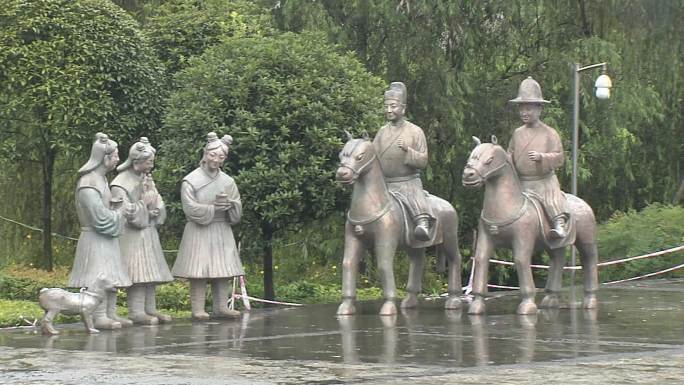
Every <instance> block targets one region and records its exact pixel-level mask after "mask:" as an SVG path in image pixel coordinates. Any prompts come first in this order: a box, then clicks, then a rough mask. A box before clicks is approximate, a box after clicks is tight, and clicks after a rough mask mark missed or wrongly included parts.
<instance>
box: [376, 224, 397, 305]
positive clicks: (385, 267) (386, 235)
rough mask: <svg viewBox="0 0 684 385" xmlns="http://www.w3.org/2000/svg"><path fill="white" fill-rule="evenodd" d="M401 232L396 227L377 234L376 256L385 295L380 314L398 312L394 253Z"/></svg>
mask: <svg viewBox="0 0 684 385" xmlns="http://www.w3.org/2000/svg"><path fill="white" fill-rule="evenodd" d="M400 234H401V233H400V232H399V231H394V229H385V231H380V232H377V233H376V234H375V235H376V239H375V257H376V258H377V263H378V273H379V274H380V280H381V281H382V290H383V292H384V295H385V303H384V304H383V305H382V307H381V308H380V315H395V314H397V305H396V304H395V303H394V301H395V299H396V298H397V286H396V283H395V281H394V253H395V252H396V250H397V245H398V244H399V239H398V238H399V237H400V236H401V235H400Z"/></svg>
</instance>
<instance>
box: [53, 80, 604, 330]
mask: <svg viewBox="0 0 684 385" xmlns="http://www.w3.org/2000/svg"><path fill="white" fill-rule="evenodd" d="M406 101H407V91H406V87H405V86H404V84H403V83H400V82H394V83H391V85H390V87H389V89H388V90H387V91H386V92H385V95H384V112H385V118H386V120H387V123H386V124H385V125H384V126H383V127H381V128H380V130H379V131H378V133H377V134H376V136H375V138H374V139H373V141H372V142H371V141H369V140H368V138H357V139H354V138H352V137H351V135H349V141H348V142H347V143H346V144H345V146H344V148H343V149H342V151H341V153H340V160H341V162H340V167H339V169H338V170H337V173H336V179H337V180H338V181H340V182H342V183H344V184H348V185H353V186H354V187H353V192H352V201H351V206H350V209H349V211H348V213H347V223H346V226H345V250H344V262H343V273H342V294H343V298H342V303H341V304H340V306H339V308H338V311H337V313H338V314H339V315H349V314H354V313H356V308H355V306H354V302H355V300H356V298H355V297H356V280H357V276H358V264H359V261H360V258H361V257H362V255H363V254H364V253H365V252H366V251H368V250H371V251H373V252H374V254H375V256H376V259H377V263H378V271H379V274H380V275H381V282H382V285H383V291H384V296H385V302H384V304H383V305H382V308H381V309H380V314H381V315H393V314H396V313H397V308H396V305H395V299H396V285H395V282H394V272H393V259H394V254H395V252H396V249H397V248H398V247H403V248H404V249H406V251H407V254H408V256H409V258H410V269H409V281H408V284H407V290H406V291H407V296H406V298H404V300H403V301H402V302H401V306H402V307H406V308H409V307H415V306H416V305H417V303H418V295H419V294H420V292H421V289H422V288H421V278H422V270H423V266H424V255H425V248H426V247H428V246H436V250H437V255H438V256H439V257H440V261H441V262H442V263H441V264H442V265H444V264H446V265H448V268H449V275H448V290H449V297H448V299H447V300H446V302H445V305H444V306H445V308H447V309H459V308H460V307H461V305H462V304H461V299H460V297H461V277H460V273H461V255H460V253H459V249H458V216H457V214H456V210H455V209H454V208H453V206H452V205H451V204H450V203H448V202H446V201H445V200H443V199H440V198H437V197H435V196H432V195H430V194H428V193H427V192H426V191H424V190H423V185H422V182H421V170H423V169H424V168H425V167H426V166H427V162H428V148H427V141H426V138H425V134H424V133H423V130H422V129H421V128H420V127H418V126H417V125H415V124H413V123H411V122H409V121H407V120H406V119H405V118H404V115H405V112H406ZM511 102H512V103H515V104H517V105H518V106H519V111H520V118H521V120H522V122H523V125H522V126H520V127H518V128H517V129H516V130H515V132H514V134H513V136H512V138H511V142H510V143H509V146H508V150H507V151H505V150H503V149H502V148H501V147H500V146H498V144H497V143H496V138H493V140H492V143H479V140H478V143H477V144H478V146H477V147H476V148H475V149H474V150H473V151H472V153H471V155H470V158H469V160H468V164H467V165H466V167H465V169H464V172H463V184H464V185H465V186H468V187H481V186H485V200H484V205H483V210H482V215H481V218H480V222H479V226H478V234H479V236H478V240H477V243H476V250H475V253H474V257H473V258H474V263H475V271H474V282H473V295H474V300H473V301H472V303H471V304H470V308H469V313H472V314H481V313H483V312H484V297H485V296H486V295H487V269H488V260H489V257H490V256H491V254H492V253H493V248H494V247H495V246H502V247H508V248H511V249H512V250H513V258H514V261H515V264H516V269H517V272H518V277H519V281H520V286H521V296H522V298H523V300H522V302H521V304H520V306H519V307H518V313H520V314H533V313H535V312H536V311H537V307H536V304H535V302H534V294H535V288H534V282H533V280H532V273H531V270H530V266H529V265H530V260H531V255H532V254H533V252H535V250H541V249H546V250H547V252H548V253H549V255H550V256H551V268H550V271H549V279H548V282H547V285H546V291H547V293H546V296H545V297H544V299H543V301H542V303H541V305H542V306H549V307H557V306H559V291H560V289H561V287H560V284H561V275H562V268H563V264H564V254H565V247H566V246H568V245H572V244H575V245H576V246H577V248H578V249H579V250H580V253H581V256H582V263H583V266H584V267H585V270H584V288H585V297H584V306H585V307H587V308H592V307H596V306H597V300H596V290H597V288H598V279H597V273H596V263H597V255H596V241H595V233H596V225H595V220H594V217H593V213H592V211H591V208H589V206H588V205H586V203H584V202H583V201H581V200H580V199H578V198H576V197H573V196H570V195H567V194H564V193H563V192H562V191H561V189H560V186H559V183H558V178H557V177H556V175H555V170H556V169H557V168H558V167H560V166H561V165H562V164H563V160H564V154H563V148H562V144H561V141H560V137H559V135H558V133H557V132H556V130H555V129H553V128H552V127H549V126H548V125H546V124H544V123H543V122H542V121H541V120H540V113H541V109H542V105H543V104H545V103H548V101H547V100H544V99H543V98H542V93H541V88H540V86H539V84H538V83H537V82H536V81H535V80H534V79H532V78H527V79H525V80H523V82H522V83H521V85H520V88H519V92H518V96H517V97H516V98H515V99H512V100H511ZM231 143H232V138H231V137H230V136H229V135H226V136H224V137H222V138H219V137H218V135H216V134H215V133H213V132H212V133H209V134H208V135H207V138H206V143H205V144H204V153H203V157H202V159H201V161H200V164H199V167H197V168H196V169H195V170H194V171H192V172H191V173H189V174H188V175H187V176H185V178H183V181H182V183H181V191H180V193H181V194H180V195H181V202H182V207H183V212H184V214H185V217H186V219H187V224H186V226H185V229H184V231H183V237H182V239H181V244H180V247H179V252H178V256H177V258H176V261H175V263H174V266H173V268H172V269H169V267H168V265H167V264H166V261H165V259H164V255H163V251H162V247H161V243H160V240H159V235H158V232H157V228H158V227H159V226H160V225H161V224H163V222H164V220H165V218H166V210H165V205H164V201H163V199H162V197H161V196H160V195H159V192H158V191H157V189H156V187H155V183H154V180H153V179H152V176H151V174H150V172H151V170H152V168H153V167H154V160H155V153H156V151H155V149H154V147H153V146H152V144H151V143H150V142H149V140H148V139H147V138H145V137H143V138H140V140H139V141H138V142H137V143H135V144H133V145H132V146H131V148H130V151H129V153H128V158H127V159H126V161H125V162H124V163H122V164H121V165H119V166H118V167H117V165H118V163H119V156H118V149H117V143H116V142H114V141H113V140H111V139H110V138H109V137H108V136H107V135H106V134H103V133H98V134H96V137H95V141H94V143H93V145H92V149H91V153H90V159H89V160H88V161H87V163H86V164H85V165H84V166H83V167H81V168H80V170H79V174H80V179H79V180H78V184H77V187H76V193H75V195H76V197H75V198H76V211H77V215H78V219H79V222H80V225H81V234H80V237H79V240H78V245H77V248H76V256H75V259H74V264H73V268H72V271H71V275H70V278H69V283H68V285H69V287H73V288H80V287H86V288H90V287H91V286H94V285H96V284H97V286H98V287H99V286H102V284H101V281H102V279H103V278H104V279H105V280H106V281H107V282H108V285H109V286H108V287H110V288H111V287H113V288H119V289H124V288H125V289H126V291H127V297H128V317H127V318H124V317H120V316H119V315H117V311H116V290H111V289H109V290H104V291H103V292H102V293H100V294H94V297H95V298H97V299H98V303H97V306H95V307H94V308H93V309H90V308H89V309H88V310H89V311H92V322H93V323H94V329H93V328H92V327H91V328H89V329H88V330H89V331H93V330H95V331H96V329H117V328H121V327H124V326H130V325H133V324H143V325H155V324H158V323H164V322H170V321H171V317H169V316H168V315H166V314H163V313H160V312H159V311H158V310H157V306H156V300H155V287H156V285H158V284H161V283H165V282H170V281H172V280H173V279H174V277H179V278H185V279H187V280H188V281H189V282H190V303H191V308H192V318H193V319H194V320H200V321H201V320H207V319H209V318H210V317H211V318H231V317H237V316H239V314H240V313H239V312H238V311H236V310H233V309H229V308H228V290H229V280H230V279H231V278H233V277H237V276H242V275H244V270H243V267H242V263H241V261H240V256H239V255H238V249H237V246H236V243H235V239H234V236H233V233H232V229H231V227H232V226H233V225H235V224H237V223H238V222H239V221H240V218H241V215H242V203H241V201H240V193H239V192H238V188H237V186H236V184H235V182H234V180H233V178H231V177H230V176H229V175H227V174H226V173H224V172H223V171H222V170H221V167H222V165H223V163H224V161H225V160H226V157H227V156H228V154H229V148H230V145H231ZM114 169H116V170H117V171H118V174H117V176H116V177H115V178H114V179H113V180H112V182H111V183H109V182H108V180H107V174H108V173H109V172H111V171H113V170H114ZM208 283H209V284H211V290H212V298H213V306H212V309H211V314H209V313H207V312H206V311H205V295H206V287H207V284H208ZM46 301H47V302H50V301H52V302H59V299H46ZM41 305H43V301H41ZM48 305H49V304H48ZM46 306H47V305H46ZM46 306H43V307H46ZM52 306H53V307H54V308H55V309H56V308H59V304H56V303H53V304H52ZM80 310H81V312H83V311H84V310H85V309H80ZM47 313H48V312H47V308H46V319H45V320H44V322H47V323H49V322H50V321H51V319H52V318H51V317H52V316H54V314H52V313H51V315H50V317H48V316H47ZM83 316H84V319H85V318H86V316H87V314H83ZM43 330H44V331H46V332H50V331H54V329H52V328H51V327H50V328H49V329H45V328H44V329H43Z"/></svg>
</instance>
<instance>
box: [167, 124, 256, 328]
mask: <svg viewBox="0 0 684 385" xmlns="http://www.w3.org/2000/svg"><path fill="white" fill-rule="evenodd" d="M232 143H233V138H232V137H231V136H230V135H224V136H223V137H222V138H221V139H219V137H218V135H216V133H214V132H210V133H209V134H208V135H207V142H206V144H205V146H204V155H203V156H202V160H201V161H200V166H199V167H198V168H196V169H195V170H194V171H192V172H191V173H190V174H188V175H187V176H186V177H185V178H183V182H182V184H181V202H182V204H183V212H184V213H185V218H186V219H187V221H188V222H187V223H186V225H185V230H184V231H183V238H182V239H181V244H180V247H179V250H178V258H176V262H175V264H174V265H173V269H172V270H171V272H172V274H173V275H174V276H175V277H181V278H186V279H188V280H189V281H190V305H191V309H192V318H193V319H195V320H199V321H203V320H207V319H209V317H210V315H209V314H208V313H207V312H206V311H205V309H204V302H205V295H206V286H207V282H209V283H211V292H212V299H213V306H212V312H211V317H212V318H231V317H237V316H239V315H240V312H239V311H237V310H233V309H229V308H228V286H229V280H230V278H232V277H236V276H242V275H244V274H245V272H244V269H243V267H242V262H241V261H240V255H239V254H238V248H237V245H236V244H235V238H234V237H233V230H232V226H233V225H235V224H237V223H238V222H240V218H241V217H242V202H241V201H240V193H239V192H238V188H237V186H236V185H235V181H234V180H233V178H231V177H230V176H228V174H226V173H225V172H223V171H221V166H223V163H224V162H225V160H226V157H227V156H228V152H229V148H230V145H231V144H232Z"/></svg>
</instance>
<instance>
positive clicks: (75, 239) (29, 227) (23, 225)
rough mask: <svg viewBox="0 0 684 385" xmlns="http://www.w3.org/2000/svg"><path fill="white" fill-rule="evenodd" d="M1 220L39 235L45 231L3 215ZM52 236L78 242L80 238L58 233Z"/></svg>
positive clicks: (0, 216)
mask: <svg viewBox="0 0 684 385" xmlns="http://www.w3.org/2000/svg"><path fill="white" fill-rule="evenodd" d="M0 219H2V220H5V221H7V222H10V223H14V224H15V225H19V226H21V227H25V228H27V229H29V230H33V231H37V232H39V233H43V229H41V228H38V227H35V226H31V225H27V224H26V223H21V222H18V221H15V220H14V219H9V218H5V217H3V216H2V215H0ZM51 235H52V236H53V237H57V238H64V239H68V240H70V241H78V238H73V237H68V236H66V235H62V234H58V233H51Z"/></svg>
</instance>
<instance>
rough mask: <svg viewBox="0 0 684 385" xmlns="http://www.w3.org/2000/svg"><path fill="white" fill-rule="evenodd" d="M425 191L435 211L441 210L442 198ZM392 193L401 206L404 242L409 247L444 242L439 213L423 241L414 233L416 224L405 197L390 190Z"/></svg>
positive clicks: (417, 247)
mask: <svg viewBox="0 0 684 385" xmlns="http://www.w3.org/2000/svg"><path fill="white" fill-rule="evenodd" d="M423 192H424V193H425V195H426V197H427V202H428V204H429V205H430V206H431V207H432V209H433V212H434V213H437V212H438V211H440V210H441V206H440V199H439V198H438V197H436V196H434V195H431V194H430V193H428V192H427V191H423ZM390 194H391V195H392V198H394V200H396V202H397V204H398V205H399V207H401V214H402V219H403V220H402V223H403V224H402V231H403V233H404V243H405V245H406V246H407V247H410V248H413V249H419V248H424V247H429V246H434V245H438V244H440V243H442V241H443V240H442V238H443V234H442V231H441V221H440V220H439V215H435V216H436V219H435V220H434V221H431V223H430V227H429V232H428V240H426V241H423V240H420V239H416V237H415V233H414V228H415V224H414V223H413V220H411V215H410V214H409V211H408V208H407V207H406V204H405V203H404V201H405V199H402V198H403V197H402V196H401V193H399V192H390Z"/></svg>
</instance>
